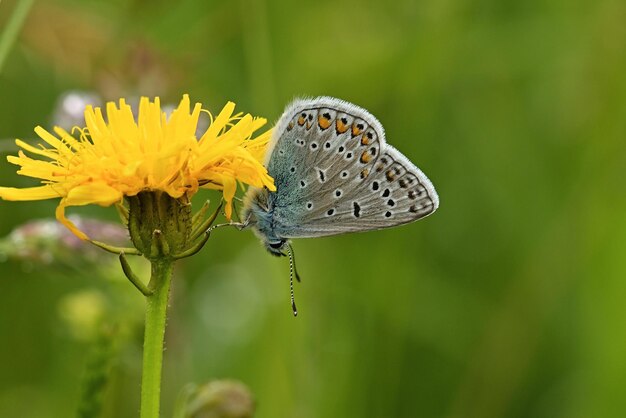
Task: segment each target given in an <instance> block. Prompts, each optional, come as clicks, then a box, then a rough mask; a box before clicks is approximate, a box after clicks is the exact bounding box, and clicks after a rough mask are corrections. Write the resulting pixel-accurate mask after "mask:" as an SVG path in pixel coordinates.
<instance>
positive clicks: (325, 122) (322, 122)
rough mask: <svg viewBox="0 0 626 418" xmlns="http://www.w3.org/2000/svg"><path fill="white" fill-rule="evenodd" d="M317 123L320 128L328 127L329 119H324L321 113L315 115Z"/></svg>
mask: <svg viewBox="0 0 626 418" xmlns="http://www.w3.org/2000/svg"><path fill="white" fill-rule="evenodd" d="M317 123H318V124H319V126H320V128H322V129H328V127H329V126H330V120H328V119H326V118H325V117H324V116H322V115H320V116H318V117H317Z"/></svg>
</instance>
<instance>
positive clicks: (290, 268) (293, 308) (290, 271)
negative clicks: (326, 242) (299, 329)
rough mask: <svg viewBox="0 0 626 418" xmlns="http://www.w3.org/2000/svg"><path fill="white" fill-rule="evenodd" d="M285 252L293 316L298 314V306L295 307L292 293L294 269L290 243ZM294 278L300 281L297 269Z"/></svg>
mask: <svg viewBox="0 0 626 418" xmlns="http://www.w3.org/2000/svg"><path fill="white" fill-rule="evenodd" d="M287 254H288V255H289V291H290V293H291V310H292V311H293V316H298V308H296V298H295V297H294V295H293V272H294V271H295V262H294V257H293V249H292V248H291V244H287ZM296 279H297V280H298V281H300V277H299V276H298V272H297V271H296Z"/></svg>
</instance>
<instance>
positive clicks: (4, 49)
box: [0, 0, 34, 73]
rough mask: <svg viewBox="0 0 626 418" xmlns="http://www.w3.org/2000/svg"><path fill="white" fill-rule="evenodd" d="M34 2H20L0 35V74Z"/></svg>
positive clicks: (30, 0)
mask: <svg viewBox="0 0 626 418" xmlns="http://www.w3.org/2000/svg"><path fill="white" fill-rule="evenodd" d="M33 1H34V0H20V1H18V2H17V4H16V5H15V9H13V14H12V15H11V17H10V18H9V21H8V22H7V25H6V26H5V27H4V31H2V35H0V73H1V72H2V67H3V66H4V62H5V61H6V59H7V56H8V55H9V51H11V47H12V46H13V44H14V43H15V39H17V34H18V33H19V31H20V29H21V27H22V25H23V24H24V20H25V19H26V16H27V15H28V11H29V10H30V7H31V6H32V5H33Z"/></svg>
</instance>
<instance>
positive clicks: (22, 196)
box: [0, 185, 62, 201]
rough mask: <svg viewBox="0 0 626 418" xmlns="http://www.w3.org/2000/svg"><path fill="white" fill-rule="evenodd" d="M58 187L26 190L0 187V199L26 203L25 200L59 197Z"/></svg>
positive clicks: (48, 186) (46, 186) (40, 187)
mask: <svg viewBox="0 0 626 418" xmlns="http://www.w3.org/2000/svg"><path fill="white" fill-rule="evenodd" d="M61 196H62V194H61V193H59V188H58V187H56V188H55V187H53V186H51V185H45V186H38V187H27V188H26V189H18V188H16V187H0V197H1V198H3V199H4V200H15V201H27V200H44V199H52V198H55V197H61Z"/></svg>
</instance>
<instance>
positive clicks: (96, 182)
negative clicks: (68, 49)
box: [0, 95, 275, 239]
mask: <svg viewBox="0 0 626 418" xmlns="http://www.w3.org/2000/svg"><path fill="white" fill-rule="evenodd" d="M234 109H235V104H234V103H232V102H229V103H227V104H226V106H224V109H222V111H221V112H220V113H219V115H218V116H217V117H215V118H214V119H212V121H211V124H210V125H209V127H208V128H207V130H206V131H205V132H204V133H203V134H202V135H201V136H200V138H197V137H196V129H197V125H198V117H199V116H200V112H202V111H203V109H202V106H201V104H200V103H196V104H195V106H194V107H193V109H190V102H189V96H187V95H184V96H183V99H182V100H181V102H180V104H179V106H178V108H176V109H175V110H174V111H173V112H172V114H171V115H170V116H169V117H168V116H166V114H165V113H164V112H163V111H162V110H161V106H160V102H159V99H158V98H156V99H155V100H154V101H153V102H151V101H150V100H149V99H148V98H146V97H142V98H141V100H140V103H139V114H138V117H137V119H135V117H134V115H133V112H132V110H131V107H130V106H129V105H128V104H126V102H125V101H124V99H121V100H120V102H119V107H117V106H116V105H115V103H114V102H109V103H107V105H106V114H107V120H105V118H104V117H103V115H102V111H101V109H100V108H95V109H94V108H92V107H91V106H88V107H87V108H86V109H85V122H86V125H87V126H86V127H85V128H82V129H78V131H79V132H80V136H79V138H75V137H73V136H72V135H71V134H70V133H68V132H67V131H65V130H63V129H61V128H58V127H55V128H54V132H55V133H56V136H55V135H53V134H51V133H50V132H48V131H46V130H45V129H43V128H42V127H40V126H38V127H37V128H35V132H36V133H37V135H39V137H40V138H41V139H43V140H44V141H45V142H46V143H47V145H45V146H44V145H40V146H39V147H34V146H32V145H29V144H27V143H26V142H24V141H21V140H19V139H18V140H16V143H17V145H18V146H19V147H21V148H22V149H23V150H20V151H19V153H18V156H9V157H7V159H8V161H9V162H11V163H13V164H16V165H18V166H20V169H19V170H18V174H21V175H24V176H29V177H34V178H38V179H41V180H42V183H43V185H42V186H38V187H30V188H24V189H19V188H12V187H0V197H1V198H3V199H5V200H21V201H25V200H41V199H51V198H56V197H60V198H61V201H60V203H59V206H58V207H57V210H56V217H57V219H58V220H59V221H60V222H61V223H63V224H64V225H65V226H67V227H68V228H69V229H70V230H71V231H72V232H74V234H76V235H77V236H78V237H80V238H82V239H87V236H86V235H85V234H84V233H83V232H82V231H80V230H78V228H76V226H75V225H74V224H72V222H70V221H69V220H68V219H67V218H66V217H65V208H66V207H68V206H82V205H89V204H93V203H95V204H98V205H100V206H110V205H112V204H116V203H121V202H122V201H123V199H124V197H125V196H135V195H137V194H138V193H139V192H142V191H163V192H165V193H167V194H168V195H170V196H171V197H173V198H175V199H178V198H181V197H183V196H185V197H191V196H192V195H193V194H195V193H196V192H197V191H198V189H199V188H205V189H216V190H222V191H223V195H224V200H225V201H226V206H225V213H226V216H227V217H228V218H230V216H231V214H232V200H233V197H234V195H235V192H236V189H237V182H238V181H239V182H242V183H247V184H250V185H253V186H255V187H263V186H266V187H268V188H269V189H270V190H275V187H274V182H273V179H272V178H271V177H270V176H269V175H268V173H267V170H266V169H265V167H263V163H262V161H263V154H264V151H265V148H266V146H267V143H268V141H269V139H270V136H271V130H269V131H266V132H264V133H262V134H260V135H258V136H257V137H256V138H254V139H252V138H251V137H252V135H253V134H254V133H255V131H257V130H258V129H259V128H260V127H262V126H263V125H265V123H266V120H265V119H263V118H254V117H252V116H251V115H250V114H246V115H243V114H241V113H238V114H236V115H233V112H234ZM24 151H26V152H27V153H29V154H31V155H34V156H37V157H38V158H32V157H30V156H28V155H27V154H26V153H25V152H24Z"/></svg>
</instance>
